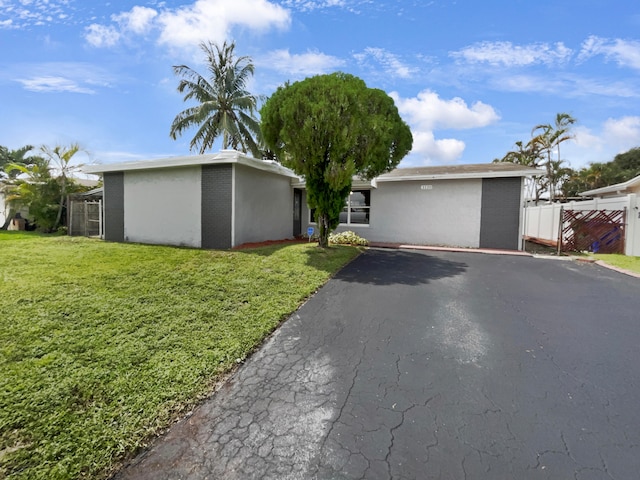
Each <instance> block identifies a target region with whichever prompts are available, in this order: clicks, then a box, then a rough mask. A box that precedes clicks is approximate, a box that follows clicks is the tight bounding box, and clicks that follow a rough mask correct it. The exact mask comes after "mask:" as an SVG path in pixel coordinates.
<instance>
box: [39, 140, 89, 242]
mask: <svg viewBox="0 0 640 480" xmlns="http://www.w3.org/2000/svg"><path fill="white" fill-rule="evenodd" d="M41 151H42V153H43V154H44V155H45V159H46V160H48V162H49V167H50V168H53V169H54V170H56V171H57V173H58V176H57V181H58V183H59V185H60V200H59V201H58V213H57V215H56V221H55V224H54V226H53V230H55V229H57V228H58V227H59V226H60V225H61V224H62V210H63V209H64V203H65V200H66V198H67V195H68V194H69V189H68V186H69V182H70V181H71V182H73V179H70V178H69V177H71V175H72V174H73V172H74V171H76V170H78V169H79V168H80V167H82V165H72V164H71V160H72V159H73V157H74V155H75V154H77V153H78V152H79V151H80V145H78V144H77V143H73V144H71V145H70V146H69V147H62V146H60V145H56V146H55V147H53V148H50V147H47V146H43V147H42V148H41Z"/></svg>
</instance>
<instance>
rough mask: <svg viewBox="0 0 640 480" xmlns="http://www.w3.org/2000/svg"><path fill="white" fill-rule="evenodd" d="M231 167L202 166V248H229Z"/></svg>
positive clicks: (231, 199) (228, 165)
mask: <svg viewBox="0 0 640 480" xmlns="http://www.w3.org/2000/svg"><path fill="white" fill-rule="evenodd" d="M232 182H233V165H230V164H227V165H203V166H202V248H231V246H232V245H231V220H232V218H231V207H232V201H233V198H232Z"/></svg>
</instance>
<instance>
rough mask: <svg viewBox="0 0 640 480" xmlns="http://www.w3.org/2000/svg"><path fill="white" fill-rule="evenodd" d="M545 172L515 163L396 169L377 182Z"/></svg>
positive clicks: (498, 176) (379, 178) (536, 174)
mask: <svg viewBox="0 0 640 480" xmlns="http://www.w3.org/2000/svg"><path fill="white" fill-rule="evenodd" d="M538 175H544V171H542V170H540V169H537V168H533V167H525V166H522V165H516V164H515V163H509V162H499V163H474V164H467V165H445V166H437V167H408V168H396V169H395V170H392V171H391V172H389V173H385V174H383V175H380V176H379V177H377V178H376V181H377V182H397V181H404V180H445V179H460V178H503V177H535V176H538Z"/></svg>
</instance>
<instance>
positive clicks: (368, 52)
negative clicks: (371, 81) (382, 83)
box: [353, 47, 417, 78]
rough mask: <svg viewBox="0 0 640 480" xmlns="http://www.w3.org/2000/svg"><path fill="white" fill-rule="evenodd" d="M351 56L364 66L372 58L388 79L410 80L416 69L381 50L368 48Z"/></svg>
mask: <svg viewBox="0 0 640 480" xmlns="http://www.w3.org/2000/svg"><path fill="white" fill-rule="evenodd" d="M353 56H354V58H355V59H356V60H357V61H358V62H359V63H360V64H366V63H367V60H368V59H369V58H373V59H374V60H376V61H377V62H378V64H379V65H382V68H383V70H384V72H385V74H386V75H388V76H390V77H394V78H410V77H411V76H412V75H413V74H414V73H416V72H417V69H416V68H413V67H410V66H408V65H405V64H404V63H402V61H401V60H400V59H399V58H398V56H397V55H394V54H393V53H391V52H388V51H387V50H385V49H383V48H373V47H368V48H366V49H365V50H364V52H363V53H356V54H354V55H353Z"/></svg>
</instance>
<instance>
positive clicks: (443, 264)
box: [336, 249, 468, 285]
mask: <svg viewBox="0 0 640 480" xmlns="http://www.w3.org/2000/svg"><path fill="white" fill-rule="evenodd" d="M467 267H468V265H467V264H466V263H462V262H455V261H452V260H447V259H444V258H438V257H436V256H431V255H426V254H425V253H422V252H420V253H419V252H408V251H404V250H388V249H380V250H378V249H371V250H367V251H366V252H365V253H363V254H362V255H361V256H360V257H358V258H357V259H355V260H354V261H353V262H352V263H351V264H349V265H348V266H347V267H346V268H344V269H343V270H342V271H340V273H338V275H336V278H337V279H340V280H342V281H345V282H354V283H364V284H371V285H426V284H428V283H429V282H431V281H433V280H439V279H442V278H447V277H455V276H457V275H461V274H463V273H465V272H466V271H467Z"/></svg>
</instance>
